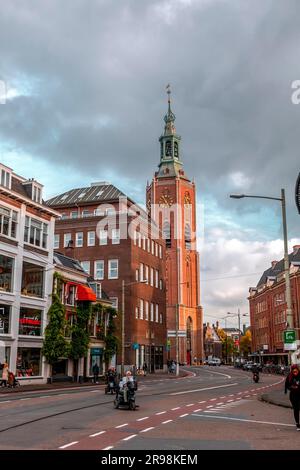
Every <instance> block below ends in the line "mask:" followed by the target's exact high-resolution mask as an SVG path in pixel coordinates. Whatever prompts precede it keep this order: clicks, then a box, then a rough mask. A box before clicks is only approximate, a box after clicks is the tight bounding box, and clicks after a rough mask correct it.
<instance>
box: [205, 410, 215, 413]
mask: <svg viewBox="0 0 300 470" xmlns="http://www.w3.org/2000/svg"><path fill="white" fill-rule="evenodd" d="M203 413H217V411H215V410H207V411H203Z"/></svg>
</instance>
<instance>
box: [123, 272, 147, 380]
mask: <svg viewBox="0 0 300 470" xmlns="http://www.w3.org/2000/svg"><path fill="white" fill-rule="evenodd" d="M147 282H148V280H147V279H143V280H141V281H133V282H128V283H127V284H125V281H124V279H123V280H122V356H121V377H123V376H124V363H125V287H128V286H133V285H134V284H140V283H141V284H145V283H147Z"/></svg>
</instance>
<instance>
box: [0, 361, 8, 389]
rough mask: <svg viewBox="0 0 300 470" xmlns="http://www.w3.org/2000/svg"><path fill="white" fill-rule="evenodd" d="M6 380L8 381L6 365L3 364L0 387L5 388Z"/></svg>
mask: <svg viewBox="0 0 300 470" xmlns="http://www.w3.org/2000/svg"><path fill="white" fill-rule="evenodd" d="M7 380H8V364H7V363H6V362H5V363H4V364H3V369H2V380H1V384H0V386H1V387H2V386H4V387H6V386H7Z"/></svg>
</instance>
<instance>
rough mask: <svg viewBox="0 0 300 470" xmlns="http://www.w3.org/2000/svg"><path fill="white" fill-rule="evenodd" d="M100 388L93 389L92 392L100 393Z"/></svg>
mask: <svg viewBox="0 0 300 470" xmlns="http://www.w3.org/2000/svg"><path fill="white" fill-rule="evenodd" d="M99 392H100V390H91V393H99Z"/></svg>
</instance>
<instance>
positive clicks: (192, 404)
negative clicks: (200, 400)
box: [185, 403, 195, 406]
mask: <svg viewBox="0 0 300 470" xmlns="http://www.w3.org/2000/svg"><path fill="white" fill-rule="evenodd" d="M194 405H195V403H190V404H189V405H185V406H194Z"/></svg>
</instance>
